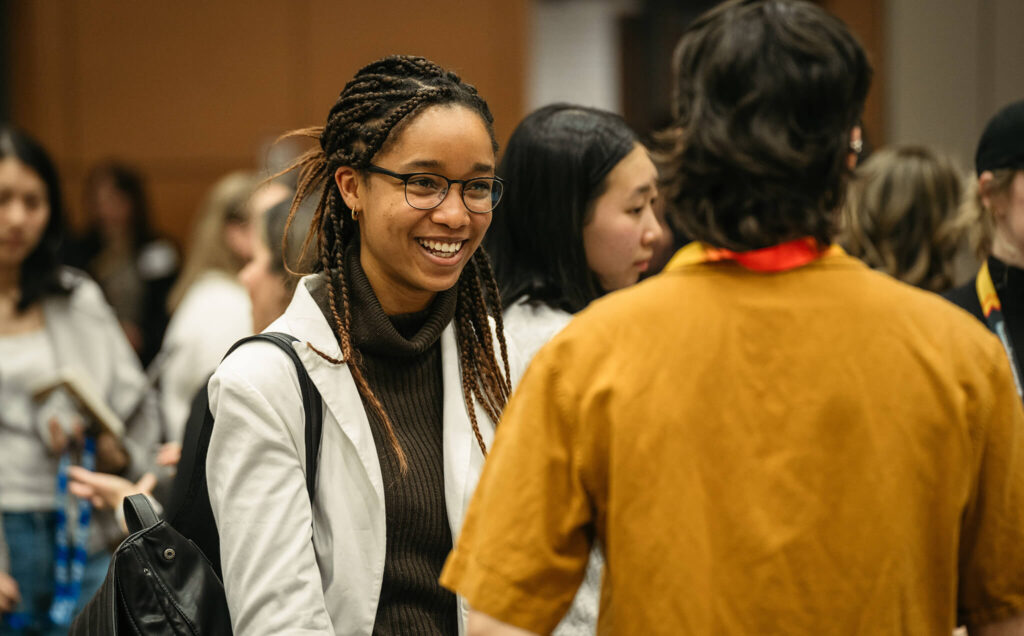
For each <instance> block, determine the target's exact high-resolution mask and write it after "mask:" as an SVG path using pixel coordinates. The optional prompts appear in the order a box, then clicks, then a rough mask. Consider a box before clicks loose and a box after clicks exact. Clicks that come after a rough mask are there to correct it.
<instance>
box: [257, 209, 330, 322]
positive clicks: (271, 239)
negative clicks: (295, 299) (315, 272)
mask: <svg viewBox="0 0 1024 636" xmlns="http://www.w3.org/2000/svg"><path fill="white" fill-rule="evenodd" d="M291 207H292V201H291V197H288V198H286V199H284V200H282V201H280V202H278V203H276V204H274V205H273V206H272V207H271V208H270V209H269V210H267V211H266V212H265V213H264V214H263V216H262V218H260V219H257V222H256V223H255V224H254V230H255V231H254V237H253V254H252V259H251V260H250V261H249V262H248V264H246V266H245V267H243V268H242V271H241V272H239V273H238V280H239V281H240V282H241V283H242V285H243V286H244V287H245V290H246V291H247V292H248V293H249V300H250V302H251V303H252V323H253V331H254V332H256V333H259V332H262V331H263V330H264V329H266V328H267V327H268V326H269V325H270V323H272V322H274V321H275V320H277V318H278V317H279V316H280V315H281V314H283V313H284V310H285V309H287V308H288V303H289V302H291V299H292V296H293V295H294V294H295V287H296V285H298V282H299V279H300V278H302V275H303V274H305V273H309V272H310V271H312V268H313V266H314V265H315V259H314V256H313V254H312V249H310V250H309V251H308V252H309V253H307V254H305V255H304V254H303V249H302V248H303V245H304V243H305V240H306V234H307V233H308V231H309V226H310V223H311V222H312V220H313V213H314V212H315V211H316V202H315V201H313V200H312V199H306V200H305V201H303V202H302V204H301V205H300V206H299V207H298V208H297V209H296V211H295V216H294V217H293V218H292V219H291V220H290V221H289V219H288V214H289V212H290V211H291Z"/></svg>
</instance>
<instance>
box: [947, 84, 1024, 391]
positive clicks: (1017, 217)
mask: <svg viewBox="0 0 1024 636" xmlns="http://www.w3.org/2000/svg"><path fill="white" fill-rule="evenodd" d="M974 163H975V170H976V178H975V179H972V181H971V185H970V188H969V192H968V194H967V198H966V200H965V201H964V206H963V213H962V218H961V221H962V222H963V223H964V224H965V225H966V226H967V227H968V228H969V230H970V232H971V239H972V244H973V247H974V251H975V254H976V256H977V257H978V258H979V259H981V260H982V265H981V269H980V270H979V271H978V274H977V276H976V277H975V279H974V280H972V281H970V282H968V283H966V284H965V285H963V286H961V287H957V288H956V289H954V290H952V291H950V292H949V293H948V294H946V298H948V299H949V300H951V301H953V302H954V303H956V304H957V305H959V306H961V307H963V308H964V309H966V310H967V311H969V312H970V313H971V314H972V315H973V316H974V317H975V318H977V319H978V320H980V321H982V322H983V323H985V324H986V325H987V326H988V328H989V329H990V330H991V331H992V332H993V333H995V334H996V335H997V336H999V339H1000V341H1001V342H1002V343H1003V349H1004V350H1005V351H1006V354H1007V357H1008V358H1009V359H1010V364H1011V366H1012V368H1013V370H1014V378H1015V380H1016V382H1017V392H1018V393H1021V394H1022V395H1024V393H1022V378H1024V367H1022V366H1021V364H1022V361H1021V356H1024V350H1022V347H1024V100H1022V101H1018V102H1014V103H1012V104H1010V105H1008V106H1006V107H1005V108H1003V109H1002V110H1000V111H999V112H998V113H996V115H995V116H993V117H992V119H991V120H989V122H988V123H987V124H986V126H985V129H984V131H983V132H982V134H981V139H980V140H979V141H978V149H977V152H976V153H975V161H974Z"/></svg>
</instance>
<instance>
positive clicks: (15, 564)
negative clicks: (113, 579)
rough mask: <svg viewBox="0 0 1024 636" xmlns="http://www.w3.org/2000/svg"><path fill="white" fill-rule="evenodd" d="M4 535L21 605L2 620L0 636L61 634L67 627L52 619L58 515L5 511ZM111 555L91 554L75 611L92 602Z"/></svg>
mask: <svg viewBox="0 0 1024 636" xmlns="http://www.w3.org/2000/svg"><path fill="white" fill-rule="evenodd" d="M3 524H4V535H5V538H6V540H7V550H8V552H9V553H10V555H11V571H10V575H11V576H12V577H13V578H14V580H15V581H16V582H17V583H18V590H19V591H20V592H21V604H20V605H18V607H17V608H15V611H14V613H13V614H5V615H4V616H3V619H2V620H0V636H13V635H14V634H18V635H26V636H28V635H31V636H59V635H63V634H67V628H66V627H58V626H55V625H53V624H52V623H51V622H50V617H49V612H50V604H51V603H52V602H53V592H54V587H55V586H54V572H53V570H54V535H55V530H56V525H57V515H56V514H55V513H53V512H5V513H3ZM109 564H110V554H108V553H107V552H104V551H101V552H98V553H96V554H93V555H90V556H89V559H88V561H87V562H86V565H85V574H84V577H83V579H82V595H81V596H80V597H79V599H78V605H77V607H76V608H75V613H76V614H77V613H78V611H79V610H80V609H81V608H82V607H83V606H84V605H85V604H86V603H88V602H89V599H90V598H92V596H93V594H95V593H96V590H97V589H99V587H100V584H102V583H103V579H104V577H105V576H106V575H107V566H108V565H109Z"/></svg>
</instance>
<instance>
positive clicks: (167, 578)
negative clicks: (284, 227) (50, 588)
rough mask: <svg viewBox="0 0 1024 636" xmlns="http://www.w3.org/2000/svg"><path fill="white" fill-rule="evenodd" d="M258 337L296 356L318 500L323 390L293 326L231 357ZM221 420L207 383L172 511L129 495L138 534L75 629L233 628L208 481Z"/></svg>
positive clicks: (103, 633) (75, 632)
mask: <svg viewBox="0 0 1024 636" xmlns="http://www.w3.org/2000/svg"><path fill="white" fill-rule="evenodd" d="M254 340H261V341H264V342H270V343H272V344H274V345H276V346H277V347H279V348H280V349H281V350H282V351H284V352H285V353H286V354H288V356H289V357H290V358H291V359H292V362H293V363H294V364H295V370H296V373H297V374H298V377H299V387H300V390H301V392H302V405H303V410H304V413H305V420H306V433H305V442H306V489H307V491H308V492H309V499H310V501H313V495H314V492H315V486H316V473H317V465H318V456H319V451H320V439H321V435H322V432H323V402H322V400H321V397H320V392H319V391H318V390H317V388H316V386H315V385H314V384H313V382H312V380H311V379H310V378H309V375H308V374H307V373H306V369H305V367H304V366H303V365H302V361H301V360H300V359H299V356H298V354H296V353H295V350H294V349H293V348H292V343H293V342H295V341H296V338H294V337H293V336H290V335H288V334H283V333H263V334H258V335H255V336H250V337H248V338H243V339H242V340H239V341H238V342H236V343H235V344H234V345H232V347H231V349H230V350H228V353H227V354H225V357H227V355H229V354H230V353H231V352H232V351H234V350H235V349H237V348H238V347H239V346H241V345H243V344H245V343H247V342H252V341H254ZM213 424H214V420H213V414H212V413H210V406H209V401H208V398H207V393H206V387H205V386H204V387H203V389H201V390H200V391H199V392H198V393H197V394H196V397H195V398H194V399H193V402H192V410H191V411H190V414H189V420H188V423H187V425H186V428H185V439H184V441H183V443H182V452H181V460H180V461H179V463H178V472H177V475H176V477H175V480H174V488H173V491H172V494H171V501H170V504H169V505H168V510H167V519H166V520H160V518H159V517H157V515H156V514H155V513H154V512H153V509H152V506H151V505H150V503H149V500H148V499H147V498H146V497H145V496H143V495H133V496H131V497H129V498H127V499H126V500H125V503H124V511H125V521H126V523H127V525H128V530H129V533H130V534H129V535H128V538H127V539H125V540H124V541H123V542H122V543H121V545H120V546H119V547H118V548H117V550H116V551H115V552H114V557H113V559H112V560H111V563H110V568H109V569H108V570H107V578H106V579H105V580H104V581H103V585H102V586H101V587H100V589H99V591H98V592H97V593H96V595H95V596H94V597H93V598H92V599H91V600H90V601H89V603H88V604H87V605H86V606H85V608H83V610H82V612H81V613H80V614H79V615H78V616H77V617H76V618H75V621H74V623H73V624H72V626H71V631H70V632H69V633H70V635H71V636H119V635H120V634H137V635H145V636H151V635H152V636H158V635H159V636H163V635H166V634H175V635H178V634H181V635H185V636H200V635H205V634H217V635H220V634H230V633H231V620H230V617H229V615H228V606H227V599H226V598H225V596H224V587H223V584H222V576H221V569H220V539H219V536H218V534H217V525H216V523H215V522H214V519H213V510H212V508H211V507H210V495H209V492H208V491H207V489H206V454H207V451H208V450H209V445H210V435H211V433H212V432H213Z"/></svg>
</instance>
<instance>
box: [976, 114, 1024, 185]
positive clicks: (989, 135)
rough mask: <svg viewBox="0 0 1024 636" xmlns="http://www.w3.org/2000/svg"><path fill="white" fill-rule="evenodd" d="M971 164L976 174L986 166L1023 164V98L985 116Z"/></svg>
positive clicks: (1012, 166)
mask: <svg viewBox="0 0 1024 636" xmlns="http://www.w3.org/2000/svg"><path fill="white" fill-rule="evenodd" d="M974 166H975V169H976V170H977V171H978V174H979V175H980V174H981V173H982V172H985V171H986V170H1000V169H1002V168H1024V100H1021V101H1019V102H1014V103H1012V104H1010V105H1009V106H1007V107H1006V108H1004V109H1002V110H1001V111H999V112H998V113H996V115H995V117H993V118H992V119H990V120H988V124H986V125H985V132H983V133H981V140H980V141H979V142H978V152H977V153H976V154H975V155H974Z"/></svg>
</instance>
